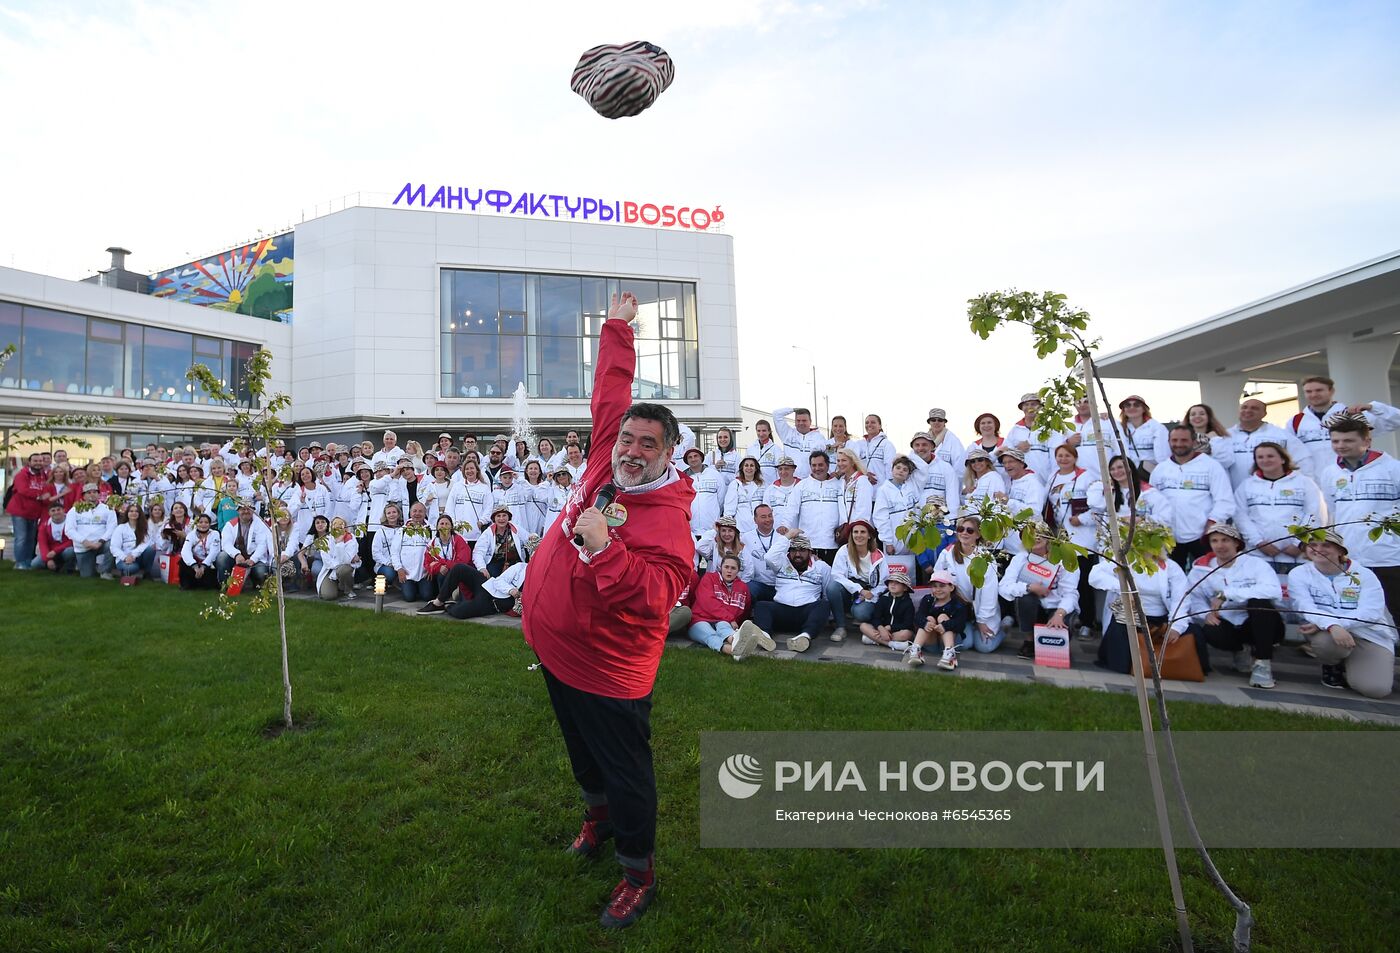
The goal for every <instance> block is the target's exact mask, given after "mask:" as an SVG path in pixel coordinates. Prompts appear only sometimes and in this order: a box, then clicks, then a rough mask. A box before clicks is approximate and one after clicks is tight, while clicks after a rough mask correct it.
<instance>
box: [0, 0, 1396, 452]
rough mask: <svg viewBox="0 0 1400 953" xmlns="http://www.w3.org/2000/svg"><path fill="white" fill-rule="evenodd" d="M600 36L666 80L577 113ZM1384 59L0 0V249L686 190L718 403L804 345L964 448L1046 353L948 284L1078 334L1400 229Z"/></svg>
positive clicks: (1008, 24) (721, 3) (910, 426)
mask: <svg viewBox="0 0 1400 953" xmlns="http://www.w3.org/2000/svg"><path fill="white" fill-rule="evenodd" d="M634 39H646V40H650V41H652V42H654V43H657V44H659V45H661V46H663V47H664V48H666V49H667V50H668V51H669V52H670V54H671V56H672V58H673V60H674V61H675V64H676V79H675V82H674V84H673V85H672V87H671V88H670V89H669V90H668V91H667V92H666V93H665V94H664V95H663V96H662V98H661V99H660V101H659V102H658V103H657V104H656V105H655V106H654V107H653V108H652V109H650V110H649V111H647V112H646V113H644V114H643V115H642V116H640V117H637V118H634V119H626V120H618V121H608V120H605V119H602V118H601V117H599V116H597V115H596V114H594V113H593V112H592V111H591V110H590V109H589V108H588V107H587V106H586V104H584V103H583V101H582V100H581V99H579V98H578V97H577V96H575V95H574V94H573V93H572V92H571V91H570V89H569V86H568V80H569V74H570V72H571V70H572V67H573V65H574V63H575V61H576V60H577V58H578V55H579V54H580V53H581V52H582V51H583V50H584V49H586V48H588V47H590V46H593V45H595V44H597V43H606V42H626V41H630V40H634ZM1396 49H1400V5H1397V4H1395V3H1393V2H1374V3H1364V2H1362V3H1349V2H1327V3H1287V2H1259V3H1228V2H1218V3H1183V2H1175V3H1151V2H1143V3H1121V2H1116V3H1115V2H1066V3H978V2H969V3H939V2H919V3H897V2H874V0H826V2H820V3H809V2H801V0H706V2H703V3H702V2H693V3H684V4H682V3H657V2H654V0H651V2H622V3H606V2H602V3H589V4H578V3H543V2H536V3H502V4H490V5H485V4H473V3H454V4H440V3H432V2H421V3H413V2H410V3H400V4H383V3H372V4H357V3H347V2H341V3H322V2H296V3H287V4H282V5H275V6H274V5H262V4H252V5H244V6H237V5H234V6H230V5H228V4H210V3H197V2H165V0H148V2H136V3H123V2H103V3H87V4H84V3H66V2H63V0H44V2H43V3H42V4H41V3H32V2H28V0H0V264H4V265H10V266H13V267H17V268H23V269H27V270H31V271H39V272H43V273H46V274H55V275H61V276H64V277H72V278H78V277H83V276H86V275H88V274H91V273H93V272H94V271H95V270H97V269H98V268H102V267H105V266H106V259H107V256H106V255H105V253H104V252H103V251H102V249H103V248H105V247H106V246H108V245H111V244H114V243H117V244H121V245H124V246H125V247H127V248H130V249H132V250H133V255H132V257H131V259H130V261H129V262H128V265H129V267H132V268H134V269H136V270H143V271H154V270H156V269H158V268H162V267H167V266H170V265H173V264H178V263H180V262H182V261H186V260H189V259H191V258H193V257H198V256H202V255H205V254H208V253H212V252H216V251H219V250H222V249H224V248H227V247H230V246H232V245H234V244H236V243H239V242H242V241H245V240H247V239H249V238H252V237H254V236H255V235H256V234H257V233H258V232H259V231H261V232H263V233H273V232H275V231H277V230H278V229H280V228H282V227H283V226H285V225H287V224H289V223H292V222H295V221H297V220H298V219H299V218H300V217H301V216H302V215H303V210H305V215H306V217H311V216H312V214H314V212H313V210H314V209H315V207H316V206H317V205H320V206H321V209H322V210H324V208H325V203H327V201H328V200H331V199H332V198H334V197H339V196H343V195H346V194H348V193H354V192H358V191H366V192H391V193H392V192H395V191H397V190H398V188H399V187H401V186H402V184H403V183H404V182H406V181H410V180H411V181H415V182H462V183H477V184H486V183H491V184H494V183H500V184H501V185H502V187H506V188H509V187H510V183H516V184H517V188H518V189H519V190H527V189H529V190H539V191H550V192H556V193H568V194H576V195H578V194H582V195H618V196H643V197H645V196H655V197H657V198H660V199H663V200H664V201H667V202H672V201H673V202H675V203H676V204H690V205H704V206H706V207H713V206H714V205H717V204H718V205H722V206H723V208H724V211H725V216H726V219H725V227H726V230H727V231H728V232H729V234H732V235H733V236H734V247H735V277H736V283H737V296H738V308H739V333H740V346H741V357H740V374H741V391H742V398H743V403H744V404H745V405H747V406H753V407H758V408H764V409H768V408H772V407H774V406H777V405H780V404H784V405H791V404H803V403H810V402H811V395H812V379H811V371H810V368H811V366H812V365H813V364H815V367H816V377H817V389H818V395H819V397H821V398H822V399H823V406H822V408H820V409H819V414H820V415H821V416H825V409H826V406H827V403H828V402H829V407H830V412H831V413H833V414H836V413H841V414H844V415H846V416H847V417H848V418H851V420H852V429H853V430H858V429H859V423H858V419H859V418H860V417H861V416H863V415H864V414H866V413H869V412H875V413H879V414H881V415H882V417H883V418H884V422H885V425H886V429H887V430H888V431H889V432H890V434H891V435H892V436H893V437H895V438H896V439H897V440H900V441H903V440H907V439H908V437H909V436H910V435H912V433H913V432H914V431H915V430H917V429H922V427H923V426H924V423H923V421H924V417H925V415H926V412H927V410H928V409H929V408H930V407H932V406H941V407H944V408H946V409H947V410H948V411H949V412H950V414H951V421H952V423H951V426H952V427H953V429H954V430H955V431H956V432H958V433H960V434H961V435H962V436H964V438H966V437H967V436H968V435H969V434H970V431H971V422H972V419H973V417H975V416H976V415H977V414H978V413H979V412H981V411H984V410H991V411H992V412H994V413H997V414H998V415H999V416H1000V417H1001V419H1002V420H1003V422H1004V424H1006V425H1008V426H1009V424H1010V423H1011V422H1013V421H1014V420H1015V418H1016V417H1017V416H1018V414H1017V412H1016V410H1015V404H1016V402H1017V399H1018V397H1019V396H1020V394H1021V393H1022V392H1023V391H1029V390H1035V389H1036V388H1037V387H1038V386H1040V384H1041V383H1042V382H1043V381H1044V380H1045V379H1046V378H1047V377H1048V376H1050V375H1052V374H1055V373H1057V368H1056V366H1055V365H1054V364H1051V363H1039V362H1037V361H1036V359H1035V356H1034V353H1033V351H1031V350H1030V348H1029V345H1028V338H1026V337H1025V336H1024V335H1022V334H1020V333H1018V332H1017V331H1015V330H1007V331H1003V332H1000V333H998V334H997V335H995V336H993V338H992V339H991V340H989V341H985V342H984V341H981V340H980V339H978V338H976V337H975V336H973V335H972V334H971V332H970V331H969V330H968V328H967V320H966V307H967V306H966V302H967V299H968V298H970V297H972V296H974V295H977V294H980V293H983V292H986V291H992V290H998V289H1005V288H1012V287H1014V288H1018V289H1023V290H1055V291H1059V292H1063V293H1065V294H1067V295H1069V297H1070V300H1071V302H1072V303H1073V304H1075V305H1077V306H1079V307H1081V308H1084V309H1085V310H1086V311H1088V312H1089V313H1090V314H1091V315H1092V316H1093V325H1092V330H1093V333H1095V334H1097V335H1099V336H1101V338H1102V342H1103V353H1109V352H1111V351H1113V350H1115V349H1118V348H1121V347H1125V346H1127V345H1130V344H1133V343H1136V342H1138V341H1141V340H1144V339H1146V338H1150V337H1154V336H1156V335H1159V334H1162V333H1165V332H1167V331H1170V330H1172V329H1174V328H1178V327H1182V326H1185V325H1188V324H1191V323H1194V322H1196V321H1199V320H1201V319H1203V318H1206V317H1208V316H1210V315H1212V314H1215V313H1218V312H1220V311H1224V310H1227V309H1229V308H1231V307H1234V306H1236V305H1240V304H1243V303H1245V302H1248V301H1252V300H1254V299H1257V298H1260V297H1263V296H1265V295H1268V294H1270V293H1272V292H1275V291H1279V290H1282V289H1283V288H1286V287H1290V286H1293V285H1296V284H1298V283H1300V282H1303V281H1305V280H1307V279H1310V278H1313V277H1316V276H1319V275H1322V274H1325V273H1328V272H1331V271H1334V270H1337V269H1339V268H1343V267H1346V266H1348V265H1351V264H1354V263H1356V262H1359V261H1362V260H1365V259H1368V258H1372V257H1375V256H1377V255H1380V254H1383V253H1385V252H1389V251H1392V250H1394V249H1396V248H1400V175H1397V174H1396V173H1397V170H1398V169H1400V106H1397V99H1396V96H1395V92H1396V90H1397V89H1400V57H1397V56H1395V55H1394V53H1395V50H1396ZM430 371H431V369H430V368H425V369H424V372H425V373H428V372H430ZM702 388H703V381H702ZM1130 391H1137V392H1139V393H1142V394H1143V395H1144V396H1145V397H1147V399H1148V402H1149V404H1152V405H1153V406H1154V409H1155V410H1156V413H1157V416H1159V417H1163V418H1174V417H1177V416H1179V415H1180V413H1181V412H1182V411H1183V410H1184V409H1185V407H1186V405H1187V404H1189V403H1190V402H1192V401H1193V400H1195V399H1196V395H1197V390H1196V387H1195V386H1194V385H1193V384H1172V383H1161V382H1144V383H1141V384H1138V383H1135V382H1123V383H1121V384H1115V385H1114V386H1113V387H1112V389H1111V390H1110V396H1113V395H1114V394H1118V395H1123V394H1126V393H1128V392H1130ZM1115 399H1116V398H1115Z"/></svg>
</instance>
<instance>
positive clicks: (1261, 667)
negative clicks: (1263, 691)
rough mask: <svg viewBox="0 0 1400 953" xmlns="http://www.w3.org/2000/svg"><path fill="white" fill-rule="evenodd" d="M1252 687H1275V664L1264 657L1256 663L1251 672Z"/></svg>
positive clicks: (1250, 681)
mask: <svg viewBox="0 0 1400 953" xmlns="http://www.w3.org/2000/svg"><path fill="white" fill-rule="evenodd" d="M1249 687H1250V688H1273V687H1274V665H1273V663H1272V662H1267V661H1265V660H1264V659H1260V660H1259V661H1257V662H1255V663H1254V668H1253V670H1251V671H1250V673H1249Z"/></svg>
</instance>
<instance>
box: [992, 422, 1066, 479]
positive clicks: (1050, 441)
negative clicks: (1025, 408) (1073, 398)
mask: <svg viewBox="0 0 1400 953" xmlns="http://www.w3.org/2000/svg"><path fill="white" fill-rule="evenodd" d="M1024 420H1025V418H1024V417H1023V418H1021V420H1019V421H1017V422H1016V423H1015V424H1013V425H1012V427H1011V429H1010V430H1008V431H1007V432H1006V444H1005V446H1008V447H1011V448H1012V449H1015V450H1020V449H1021V444H1022V443H1023V442H1024V443H1028V444H1030V449H1029V450H1025V451H1023V452H1024V453H1025V455H1026V466H1028V467H1030V468H1031V470H1032V471H1034V472H1035V474H1036V476H1037V478H1038V479H1040V480H1041V481H1042V482H1043V481H1044V480H1045V479H1046V478H1047V477H1048V476H1049V475H1050V474H1052V473H1054V472H1055V448H1056V447H1058V446H1059V445H1060V444H1062V443H1064V442H1065V437H1067V436H1069V435H1068V434H1066V433H1063V432H1061V431H1055V432H1053V433H1051V434H1050V436H1048V437H1046V438H1045V439H1044V440H1041V439H1040V436H1039V435H1038V434H1037V433H1036V430H1037V425H1036V424H1030V425H1027V424H1025V423H1024Z"/></svg>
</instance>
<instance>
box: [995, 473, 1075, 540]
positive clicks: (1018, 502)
mask: <svg viewBox="0 0 1400 953" xmlns="http://www.w3.org/2000/svg"><path fill="white" fill-rule="evenodd" d="M1043 479H1044V477H1042V476H1041V475H1040V474H1038V473H1036V472H1035V471H1034V470H1029V471H1027V472H1026V473H1023V474H1022V475H1021V478H1020V479H1019V480H1012V481H1010V483H1011V486H1010V488H1009V489H1008V490H1007V493H1006V508H1007V509H1009V510H1010V511H1011V514H1012V515H1013V516H1014V515H1015V514H1017V513H1019V512H1021V511H1022V510H1030V511H1031V517H1030V518H1031V519H1035V520H1038V519H1040V518H1041V516H1042V515H1043V514H1044V511H1045V495H1046V486H1045V484H1044V483H1042V482H1041V481H1042V480H1043ZM1066 528H1067V529H1069V530H1071V531H1073V530H1074V529H1076V527H1073V526H1070V527H1066ZM1071 535H1073V532H1071ZM1001 548H1002V549H1005V550H1006V551H1007V552H1008V553H1019V552H1022V551H1024V549H1025V547H1024V546H1022V545H1021V534H1020V533H1008V534H1007V535H1006V536H1005V537H1004V538H1003V539H1002V541H1001Z"/></svg>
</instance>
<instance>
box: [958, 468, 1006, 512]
mask: <svg viewBox="0 0 1400 953" xmlns="http://www.w3.org/2000/svg"><path fill="white" fill-rule="evenodd" d="M1005 492H1006V479H1005V478H1004V477H1003V476H1002V475H1001V472H1000V471H999V470H995V469H993V470H988V471H987V472H986V473H984V474H982V475H981V476H980V477H978V478H977V482H976V483H975V484H974V485H973V487H972V489H971V490H969V491H968V492H967V495H966V496H964V497H963V498H962V506H961V508H959V509H957V510H954V511H953V512H955V513H975V512H977V508H978V507H979V506H981V505H982V500H984V499H987V500H990V499H993V498H995V497H996V495H997V494H998V493H1005Z"/></svg>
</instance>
